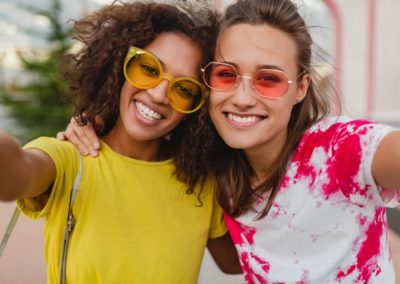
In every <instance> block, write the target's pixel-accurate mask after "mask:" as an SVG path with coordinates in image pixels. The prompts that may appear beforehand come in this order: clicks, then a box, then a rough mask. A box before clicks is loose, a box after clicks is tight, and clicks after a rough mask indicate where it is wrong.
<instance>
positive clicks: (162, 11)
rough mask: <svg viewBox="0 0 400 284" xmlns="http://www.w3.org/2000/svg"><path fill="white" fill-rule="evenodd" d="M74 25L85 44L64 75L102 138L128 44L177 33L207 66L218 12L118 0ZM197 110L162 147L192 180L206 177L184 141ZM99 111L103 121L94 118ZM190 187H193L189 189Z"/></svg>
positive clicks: (111, 121) (83, 115) (115, 107)
mask: <svg viewBox="0 0 400 284" xmlns="http://www.w3.org/2000/svg"><path fill="white" fill-rule="evenodd" d="M74 28H75V33H74V38H75V39H76V40H78V41H79V42H80V43H81V49H80V50H79V52H78V53H75V54H70V55H69V56H68V57H67V58H66V59H65V60H64V66H63V67H64V70H65V72H64V77H65V78H66V79H67V80H68V81H69V82H70V86H71V91H72V95H73V102H74V104H75V115H78V116H79V117H80V122H81V123H82V124H86V123H88V122H91V123H92V124H93V125H94V126H95V131H96V133H97V135H99V136H100V137H102V136H104V135H106V134H107V133H108V132H109V131H110V130H111V129H112V128H113V127H114V125H115V123H116V120H117V118H118V116H119V97H120V93H121V89H122V86H123V84H124V81H125V79H124V76H123V72H122V67H123V62H124V58H125V56H126V53H127V51H128V48H129V47H130V46H136V47H139V48H143V47H145V46H147V45H148V44H150V43H151V42H152V41H153V40H154V39H155V38H156V37H157V36H158V35H159V34H162V33H165V32H178V33H181V34H183V35H185V36H187V37H188V38H189V39H191V40H192V41H193V43H195V44H196V45H197V46H198V47H199V48H200V49H201V51H202V60H201V65H204V64H205V63H206V62H208V61H209V60H211V59H212V56H213V52H214V48H215V47H214V45H215V38H216V34H217V32H218V17H217V15H216V13H215V12H214V11H213V10H212V9H209V8H206V7H205V6H204V5H203V6H199V5H195V4H190V3H186V2H185V1H183V0H182V1H170V2H169V4H165V3H156V2H149V1H146V2H144V1H143V2H141V1H136V2H131V3H124V2H120V1H114V2H113V4H111V5H106V6H104V7H103V8H101V9H100V10H98V11H97V12H95V13H93V14H90V15H88V16H86V17H84V18H82V19H80V20H78V21H76V22H74ZM177 48H179V47H177ZM200 67H201V66H199V77H200ZM198 115H199V114H198V113H194V114H190V115H186V116H185V118H184V120H183V121H181V123H180V124H179V125H178V126H177V127H176V128H175V129H174V130H173V132H172V135H171V139H170V141H167V140H165V141H164V142H163V143H162V145H161V150H160V151H164V153H163V154H168V155H169V156H170V157H173V158H175V159H174V161H175V164H176V171H177V175H178V177H179V178H180V179H181V180H182V181H185V182H187V183H188V184H196V183H197V181H198V180H199V179H200V177H202V180H204V179H205V174H203V175H191V172H190V171H187V170H186V169H187V167H186V165H187V164H191V163H193V160H192V159H191V157H190V153H191V149H190V148H187V147H184V145H185V144H186V143H188V142H187V141H188V140H191V139H195V137H193V133H195V132H196V129H197V128H198V126H197V124H198ZM97 116H98V117H100V118H101V119H102V121H103V122H104V123H103V124H101V125H100V124H98V123H96V119H95V118H96V117H97ZM166 152H168V153H166ZM192 192H193V188H192V187H191V188H190V190H188V193H192Z"/></svg>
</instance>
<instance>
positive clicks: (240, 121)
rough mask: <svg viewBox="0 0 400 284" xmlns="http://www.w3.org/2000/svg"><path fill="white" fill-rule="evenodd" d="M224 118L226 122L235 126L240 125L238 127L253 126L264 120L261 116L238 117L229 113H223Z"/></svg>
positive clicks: (264, 117)
mask: <svg viewBox="0 0 400 284" xmlns="http://www.w3.org/2000/svg"><path fill="white" fill-rule="evenodd" d="M224 115H225V117H226V118H227V119H228V121H230V122H232V123H233V124H235V125H240V126H249V125H253V124H255V123H257V122H259V121H261V120H264V119H266V118H267V117H266V116H261V115H254V114H251V115H243V114H241V115H238V114H234V113H231V112H224Z"/></svg>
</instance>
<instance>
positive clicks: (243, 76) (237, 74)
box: [201, 61, 304, 99]
mask: <svg viewBox="0 0 400 284" xmlns="http://www.w3.org/2000/svg"><path fill="white" fill-rule="evenodd" d="M212 64H218V65H225V66H229V67H232V69H233V70H235V73H236V81H235V83H234V84H233V85H232V86H231V87H230V88H229V89H218V88H215V87H212V86H211V85H210V84H209V83H208V81H209V80H208V79H207V78H206V69H207V68H208V67H210V66H211V65H212ZM260 70H272V71H274V72H278V73H281V74H282V75H284V76H285V78H286V79H287V89H286V91H285V92H284V93H283V94H282V95H280V96H277V97H271V96H266V95H263V94H262V93H261V92H260V91H259V90H258V89H257V87H256V85H255V84H254V81H255V79H254V75H255V74H257V73H258V72H259V71H260ZM201 72H203V81H204V83H205V84H206V85H207V87H209V88H210V89H212V90H216V91H220V92H227V91H230V90H232V89H234V88H237V87H238V86H239V83H240V78H245V79H251V82H252V88H253V90H256V91H257V93H258V94H259V95H260V96H261V97H263V98H268V99H279V98H281V97H283V96H284V95H286V93H287V92H288V90H289V87H290V84H293V82H294V81H293V80H289V76H288V75H287V74H286V72H284V71H282V70H279V69H270V68H260V69H258V70H257V71H256V72H254V75H253V76H246V75H239V72H238V71H237V68H236V67H235V66H234V65H233V64H230V63H226V62H220V61H211V62H208V63H207V64H206V65H205V66H204V67H203V68H201ZM303 73H304V72H302V73H301V74H299V77H300V76H301V75H302V74H303ZM210 74H211V73H210ZM285 82H286V81H285Z"/></svg>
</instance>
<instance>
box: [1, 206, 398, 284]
mask: <svg viewBox="0 0 400 284" xmlns="http://www.w3.org/2000/svg"><path fill="white" fill-rule="evenodd" d="M14 208H15V205H14V204H13V203H0V216H1V217H0V235H1V236H2V235H3V233H4V231H5V229H6V226H7V224H8V221H9V218H10V217H11V215H12V213H13V211H14ZM399 220H400V218H398V219H397V220H396V221H397V224H399V223H400V222H399ZM42 227H43V222H42V221H41V220H39V221H31V220H29V219H27V218H26V217H25V216H23V215H21V216H20V218H19V220H18V223H17V225H16V227H15V229H14V232H13V234H12V236H11V237H10V240H9V243H8V245H7V247H6V249H5V251H4V254H3V256H2V257H1V258H0V283H1V284H26V283H29V284H45V283H46V268H45V263H44V259H43V242H42ZM389 238H390V240H391V251H392V257H393V259H394V260H396V261H397V262H395V268H396V271H397V275H399V276H398V280H397V284H400V235H397V234H395V233H394V232H390V234H389ZM210 283H218V284H244V281H243V278H242V276H240V275H235V276H228V275H225V274H223V273H222V272H220V271H219V270H218V268H217V267H216V266H215V264H214V263H213V261H212V259H211V257H210V255H209V254H208V253H206V255H205V257H204V261H203V266H202V270H201V273H200V278H199V283H198V284H210Z"/></svg>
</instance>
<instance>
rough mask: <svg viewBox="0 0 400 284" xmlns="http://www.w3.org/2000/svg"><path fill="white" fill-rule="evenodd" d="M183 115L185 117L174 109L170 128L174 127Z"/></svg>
mask: <svg viewBox="0 0 400 284" xmlns="http://www.w3.org/2000/svg"><path fill="white" fill-rule="evenodd" d="M184 117H185V115H184V114H182V113H179V112H177V111H176V110H174V111H173V114H172V116H171V128H175V127H176V126H178V124H179V123H180V122H181V121H182V119H183V118H184Z"/></svg>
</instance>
